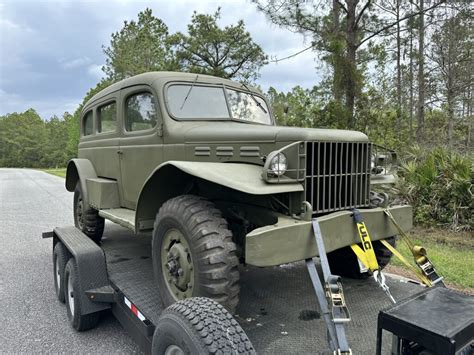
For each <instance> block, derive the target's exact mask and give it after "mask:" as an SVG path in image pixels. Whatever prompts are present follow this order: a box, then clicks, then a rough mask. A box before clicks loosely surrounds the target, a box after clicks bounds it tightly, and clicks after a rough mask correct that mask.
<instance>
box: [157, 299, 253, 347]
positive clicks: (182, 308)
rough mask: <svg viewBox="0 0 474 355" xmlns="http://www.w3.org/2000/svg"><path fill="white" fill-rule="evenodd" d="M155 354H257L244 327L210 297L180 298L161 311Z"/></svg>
mask: <svg viewBox="0 0 474 355" xmlns="http://www.w3.org/2000/svg"><path fill="white" fill-rule="evenodd" d="M151 352H152V354H160V355H161V354H165V355H184V354H255V350H254V348H253V346H252V343H251V342H250V340H249V338H248V337H247V334H245V332H244V330H243V329H242V327H241V326H240V325H239V323H237V321H236V320H235V319H234V318H233V317H232V315H231V314H230V313H229V312H228V311H227V310H225V309H224V307H222V306H221V305H220V304H218V303H216V302H214V301H212V300H211V299H209V298H203V297H195V298H190V299H187V300H184V301H179V302H177V303H175V304H173V305H171V306H170V307H168V308H167V309H166V310H165V311H164V312H163V313H162V315H161V317H160V319H159V321H158V323H157V326H156V330H155V333H154V335H153V343H152V351H151Z"/></svg>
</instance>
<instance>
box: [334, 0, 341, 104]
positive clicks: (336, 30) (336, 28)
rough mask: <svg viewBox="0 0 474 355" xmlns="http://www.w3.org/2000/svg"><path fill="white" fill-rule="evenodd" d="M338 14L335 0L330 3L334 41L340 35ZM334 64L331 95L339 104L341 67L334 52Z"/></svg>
mask: <svg viewBox="0 0 474 355" xmlns="http://www.w3.org/2000/svg"><path fill="white" fill-rule="evenodd" d="M339 12H340V6H339V3H338V2H337V0H333V1H332V23H333V28H332V30H333V33H334V35H335V36H336V40H339V35H340V31H341V28H340V22H339ZM333 55H334V62H333V78H332V95H333V97H334V101H336V102H337V103H341V101H342V95H341V85H340V81H341V77H342V73H341V66H340V61H339V60H338V59H339V58H337V57H339V56H340V52H337V51H334V53H333Z"/></svg>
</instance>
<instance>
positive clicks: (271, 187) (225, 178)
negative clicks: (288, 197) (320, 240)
mask: <svg viewBox="0 0 474 355" xmlns="http://www.w3.org/2000/svg"><path fill="white" fill-rule="evenodd" d="M166 164H170V165H173V166H175V167H176V168H178V169H180V170H181V171H184V172H186V173H187V174H190V175H192V176H195V177H198V178H201V179H203V180H207V181H211V182H214V183H216V184H218V185H222V186H226V187H228V188H231V189H233V190H237V191H241V192H245V193H248V194H251V195H270V194H278V193H283V192H296V191H303V185H302V184H300V183H289V184H288V183H287V184H268V183H266V182H265V181H264V180H263V178H262V167H261V166H259V165H252V164H239V163H201V162H188V161H170V162H168V163H166ZM160 167H161V166H160Z"/></svg>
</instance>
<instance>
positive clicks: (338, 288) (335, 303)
mask: <svg viewBox="0 0 474 355" xmlns="http://www.w3.org/2000/svg"><path fill="white" fill-rule="evenodd" d="M312 223H313V231H314V236H315V239H316V246H317V248H318V254H319V259H320V261H321V267H322V269H323V277H324V284H325V287H324V288H323V284H322V282H321V279H320V277H319V274H318V271H317V270H316V265H315V264H314V260H313V258H309V259H306V267H307V268H308V272H309V276H310V278H311V281H312V283H313V288H314V291H315V292H316V297H317V299H318V303H319V307H320V309H321V312H322V315H323V319H324V322H325V323H326V327H327V329H328V336H329V347H330V349H331V350H332V351H333V352H334V353H335V354H352V352H351V349H350V348H349V345H348V343H347V339H346V332H345V329H344V323H347V322H349V321H350V319H351V318H350V315H349V310H348V309H347V307H346V302H345V299H344V293H343V291H342V285H341V281H340V277H339V276H335V275H332V274H331V269H330V268H329V262H328V258H327V255H326V249H325V248H324V242H323V238H322V236H321V229H320V228H319V223H318V221H317V220H316V219H313V222H312Z"/></svg>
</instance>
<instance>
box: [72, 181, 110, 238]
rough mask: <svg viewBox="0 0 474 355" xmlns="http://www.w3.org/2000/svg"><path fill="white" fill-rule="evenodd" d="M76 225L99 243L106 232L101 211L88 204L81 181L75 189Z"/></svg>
mask: <svg viewBox="0 0 474 355" xmlns="http://www.w3.org/2000/svg"><path fill="white" fill-rule="evenodd" d="M73 207H74V225H75V226H76V228H78V229H80V230H81V231H82V232H83V233H84V234H85V235H87V236H88V237H89V238H91V239H92V240H93V241H94V242H96V243H97V244H99V243H100V240H101V239H102V234H103V233H104V219H103V218H102V217H100V216H99V212H98V211H97V210H95V209H93V208H92V207H90V206H89V205H87V206H86V204H85V202H84V197H83V193H82V189H81V183H80V181H78V182H77V185H76V189H75V190H74V206H73Z"/></svg>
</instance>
